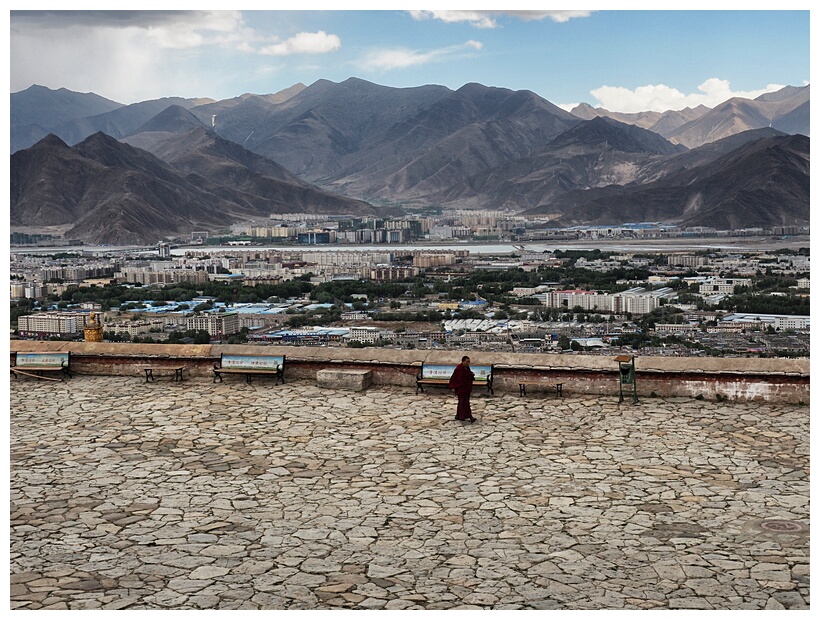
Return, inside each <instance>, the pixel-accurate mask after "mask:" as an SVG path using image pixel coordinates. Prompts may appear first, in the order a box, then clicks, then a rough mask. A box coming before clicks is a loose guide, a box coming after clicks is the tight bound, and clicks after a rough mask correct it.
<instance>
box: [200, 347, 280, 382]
mask: <svg viewBox="0 0 820 620" xmlns="http://www.w3.org/2000/svg"><path fill="white" fill-rule="evenodd" d="M222 375H245V381H247V382H248V383H250V382H251V377H253V376H254V375H273V376H275V377H276V382H277V383H284V382H285V356H284V355H225V354H224V353H223V354H222V355H220V356H219V361H218V362H217V363H216V364H214V383H216V380H217V379H219V381H220V383H221V382H222Z"/></svg>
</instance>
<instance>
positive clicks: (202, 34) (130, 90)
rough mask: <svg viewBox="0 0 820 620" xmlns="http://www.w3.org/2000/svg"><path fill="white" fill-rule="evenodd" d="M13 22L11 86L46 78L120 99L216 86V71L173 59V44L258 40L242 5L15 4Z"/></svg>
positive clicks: (230, 44)
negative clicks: (105, 7) (100, 7)
mask: <svg viewBox="0 0 820 620" xmlns="http://www.w3.org/2000/svg"><path fill="white" fill-rule="evenodd" d="M10 25H11V37H10V49H11V59H12V62H11V63H10V64H11V76H10V77H11V80H10V82H11V91H12V92H16V91H19V90H23V89H25V88H28V87H29V86H30V85H32V84H40V85H43V86H47V87H49V88H59V87H65V88H68V89H69V90H74V91H79V92H95V93H97V94H100V95H102V96H104V97H109V98H111V99H114V100H116V101H119V102H121V103H132V102H134V101H142V100H145V99H150V98H155V97H162V96H167V95H168V93H169V91H171V92H173V94H175V95H180V96H202V94H203V93H207V92H208V91H209V90H210V80H211V79H212V76H208V75H207V73H204V72H195V71H190V70H186V69H183V68H182V66H181V65H180V64H177V63H170V62H168V58H169V54H171V53H172V52H171V51H169V50H180V51H182V52H184V53H185V54H189V57H194V55H191V54H190V52H194V51H196V50H197V48H203V47H207V46H210V47H223V48H228V49H240V50H241V49H243V48H244V49H245V50H247V49H248V48H249V42H253V41H255V40H258V39H259V36H258V34H256V33H255V32H254V31H253V30H251V29H249V28H247V27H246V26H245V23H244V21H243V18H242V14H241V13H240V12H238V11H15V12H13V13H12V15H11V23H10Z"/></svg>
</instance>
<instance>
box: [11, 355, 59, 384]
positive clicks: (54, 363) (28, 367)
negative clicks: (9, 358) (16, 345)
mask: <svg viewBox="0 0 820 620" xmlns="http://www.w3.org/2000/svg"><path fill="white" fill-rule="evenodd" d="M70 365H71V354H70V353H19V352H18V353H15V354H14V365H13V366H12V367H11V374H13V375H14V377H15V378H17V373H20V374H21V375H26V376H29V377H36V378H37V379H46V380H48V381H62V380H63V379H65V378H66V377H71V371H70V370H69V366H70ZM52 372H59V373H60V377H59V378H54V377H46V376H43V375H41V374H39V373H52Z"/></svg>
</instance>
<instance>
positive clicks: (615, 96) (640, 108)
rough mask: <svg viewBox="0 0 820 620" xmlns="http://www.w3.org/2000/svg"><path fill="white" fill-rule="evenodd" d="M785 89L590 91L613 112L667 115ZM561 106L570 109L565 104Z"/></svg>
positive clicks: (710, 85) (720, 83)
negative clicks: (666, 112) (695, 91)
mask: <svg viewBox="0 0 820 620" xmlns="http://www.w3.org/2000/svg"><path fill="white" fill-rule="evenodd" d="M781 88H783V86H782V85H780V84H769V85H767V86H766V87H765V88H761V89H758V90H749V91H733V90H732V89H731V87H730V86H729V81H728V80H721V79H719V78H709V79H708V80H706V81H705V82H703V83H702V84H701V85H700V86H698V91H699V92H697V93H689V94H685V93H682V92H681V91H679V90H678V89H676V88H673V87H670V86H666V85H665V84H650V85H647V86H639V87H638V88H636V89H634V90H630V89H628V88H624V87H622V86H601V87H600V88H596V89H594V90H592V91H590V94H591V95H592V96H593V97H595V98H596V99H597V102H596V103H592V105H593V107H602V108H605V109H607V110H609V111H610V112H626V113H631V112H650V111H652V112H665V111H667V110H682V109H684V108H694V107H697V106H699V105H704V106H706V107H708V108H713V107H715V106H716V105H719V104H721V103H723V102H724V101H726V100H727V99H731V98H732V97H743V98H746V99H754V98H755V97H759V96H760V95H762V94H764V93H770V92H774V91H776V90H780V89H781ZM561 107H562V108H564V109H566V108H565V107H564V105H562V106H561Z"/></svg>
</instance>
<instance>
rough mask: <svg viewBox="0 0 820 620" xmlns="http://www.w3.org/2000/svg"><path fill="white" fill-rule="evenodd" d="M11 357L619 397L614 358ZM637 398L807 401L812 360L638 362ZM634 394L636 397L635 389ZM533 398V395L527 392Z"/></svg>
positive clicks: (109, 368) (197, 349)
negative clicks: (419, 380)
mask: <svg viewBox="0 0 820 620" xmlns="http://www.w3.org/2000/svg"><path fill="white" fill-rule="evenodd" d="M10 348H11V353H12V354H14V353H15V352H18V351H19V352H65V351H68V352H70V353H71V368H72V370H76V371H77V372H78V373H81V374H82V373H86V374H95V375H124V376H144V375H143V370H142V369H143V368H145V367H146V366H153V367H157V366H163V365H167V366H168V367H169V368H170V367H172V366H180V365H184V366H186V367H187V374H188V375H189V376H191V377H203V378H205V377H207V378H209V379H210V378H211V377H213V372H212V370H213V365H214V363H215V362H216V361H218V360H219V357H220V355H221V354H222V353H226V354H237V355H254V354H265V355H284V356H285V357H286V365H285V379H286V380H287V379H313V380H315V379H316V373H317V372H318V371H320V370H322V369H325V368H354V369H367V370H370V371H372V382H373V383H374V384H376V385H379V384H382V385H384V384H394V385H405V386H408V387H415V377H416V373H417V372H418V370H419V367H420V366H421V364H422V363H423V362H427V363H431V364H455V363H458V362H459V361H460V360H461V356H462V355H465V354H466V355H469V356H470V359H471V360H472V363H473V364H475V365H489V364H492V365H493V366H494V382H493V385H494V388H495V390H496V391H502V392H503V391H511V392H516V393H517V392H518V383H519V382H521V381H538V380H543V381H551V382H563V383H564V392H565V394H568V395H578V394H604V395H605V394H613V395H617V394H618V392H619V387H618V364H617V362H615V361H614V357H603V356H592V355H557V354H532V353H531V354H527V353H493V352H487V351H465V352H461V351H427V350H418V349H414V350H395V349H379V348H365V349H348V348H336V347H281V346H269V345H264V346H263V345H204V344H203V345H172V344H129V343H97V342H57V341H53V342H52V341H48V342H46V341H43V342H40V341H27V340H12V341H11V347H10ZM635 366H636V385H637V390H638V396H639V397H641V396H650V395H652V394H653V393H654V394H655V395H657V396H665V397H668V396H688V397H698V396H702V397H703V398H706V399H710V400H715V399H727V400H740V401H750V400H759V401H774V402H793V403H800V402H802V403H809V383H810V381H809V379H810V377H809V375H810V365H809V360H808V359H785V358H720V357H649V356H647V357H644V356H637V357H636V358H635ZM624 388H625V390H624V391H625V393H626V391H627V390H626V388H629V390H630V394H631V389H632V388H631V386H624ZM527 391H528V393H530V392H531V391H532V390H531V388H528V390H527Z"/></svg>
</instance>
